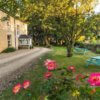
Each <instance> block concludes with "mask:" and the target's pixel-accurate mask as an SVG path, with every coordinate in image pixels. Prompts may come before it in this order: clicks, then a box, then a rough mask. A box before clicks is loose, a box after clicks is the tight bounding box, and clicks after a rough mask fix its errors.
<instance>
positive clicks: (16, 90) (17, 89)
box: [13, 83, 22, 94]
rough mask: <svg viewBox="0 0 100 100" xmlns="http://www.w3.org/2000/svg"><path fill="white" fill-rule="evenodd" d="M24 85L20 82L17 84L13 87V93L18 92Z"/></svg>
mask: <svg viewBox="0 0 100 100" xmlns="http://www.w3.org/2000/svg"><path fill="white" fill-rule="evenodd" d="M21 87H22V85H21V84H20V83H18V84H16V85H15V86H14V87H13V93H14V94H17V93H18V92H19V91H20V89H21Z"/></svg>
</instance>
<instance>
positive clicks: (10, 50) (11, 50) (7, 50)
mask: <svg viewBox="0 0 100 100" xmlns="http://www.w3.org/2000/svg"><path fill="white" fill-rule="evenodd" d="M14 51H16V49H15V48H13V47H10V48H7V49H5V50H3V51H2V53H10V52H14Z"/></svg>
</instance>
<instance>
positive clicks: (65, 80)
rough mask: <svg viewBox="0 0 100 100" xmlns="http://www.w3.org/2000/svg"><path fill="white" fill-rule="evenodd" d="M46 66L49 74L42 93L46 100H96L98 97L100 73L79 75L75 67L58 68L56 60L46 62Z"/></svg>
mask: <svg viewBox="0 0 100 100" xmlns="http://www.w3.org/2000/svg"><path fill="white" fill-rule="evenodd" d="M44 65H45V66H46V69H47V72H46V73H45V74H44V82H43V87H42V91H43V92H44V94H45V95H46V96H45V99H46V100H95V97H98V93H99V92H100V91H99V92H98V91H97V90H96V89H97V86H100V72H99V73H92V74H90V75H84V74H77V73H76V68H75V67H74V66H68V67H63V68H57V64H55V61H54V60H46V61H45V64H44ZM50 68H52V69H53V70H49V69H50ZM88 76H89V77H88ZM65 98H66V99H65Z"/></svg>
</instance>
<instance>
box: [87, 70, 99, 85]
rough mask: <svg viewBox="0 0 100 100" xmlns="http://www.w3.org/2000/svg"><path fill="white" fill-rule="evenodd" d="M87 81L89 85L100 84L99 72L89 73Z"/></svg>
mask: <svg viewBox="0 0 100 100" xmlns="http://www.w3.org/2000/svg"><path fill="white" fill-rule="evenodd" d="M88 82H89V83H90V85H91V86H100V72H97V73H92V74H90V76H89V79H88Z"/></svg>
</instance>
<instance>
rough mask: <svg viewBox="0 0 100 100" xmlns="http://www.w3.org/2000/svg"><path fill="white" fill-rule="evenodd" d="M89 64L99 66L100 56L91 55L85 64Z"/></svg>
mask: <svg viewBox="0 0 100 100" xmlns="http://www.w3.org/2000/svg"><path fill="white" fill-rule="evenodd" d="M89 65H96V66H100V56H97V57H92V58H90V59H88V60H87V66H89Z"/></svg>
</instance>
